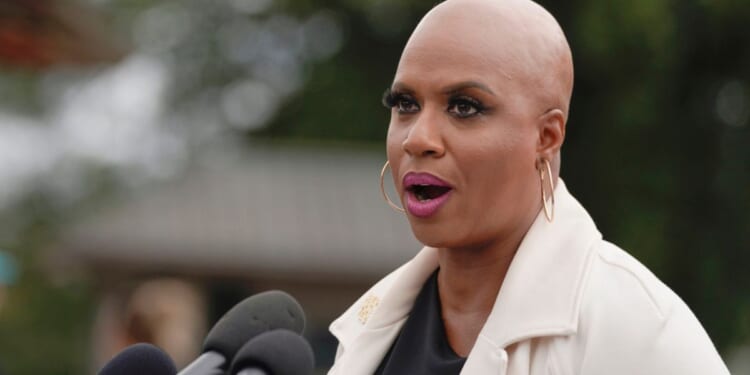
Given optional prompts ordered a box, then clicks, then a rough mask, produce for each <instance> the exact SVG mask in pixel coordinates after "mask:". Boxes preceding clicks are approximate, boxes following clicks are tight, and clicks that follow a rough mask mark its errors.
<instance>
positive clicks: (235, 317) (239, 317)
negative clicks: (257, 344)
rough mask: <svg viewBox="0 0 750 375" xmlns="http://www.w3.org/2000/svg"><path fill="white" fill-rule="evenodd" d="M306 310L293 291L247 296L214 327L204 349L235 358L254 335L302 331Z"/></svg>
mask: <svg viewBox="0 0 750 375" xmlns="http://www.w3.org/2000/svg"><path fill="white" fill-rule="evenodd" d="M304 328H305V313H304V312H303V311H302V306H300V304H299V303H298V302H297V301H296V300H295V299H294V298H293V297H292V296H290V295H289V294H287V293H284V292H282V291H278V290H272V291H268V292H263V293H259V294H256V295H254V296H251V297H248V298H246V299H245V300H244V301H242V302H240V303H238V304H237V305H235V306H234V307H233V308H232V309H230V310H229V311H227V313H226V314H224V316H223V317H222V318H221V319H219V321H218V322H216V324H215V325H214V327H213V328H211V331H210V332H209V333H208V335H207V336H206V341H205V342H204V343H203V351H204V352H208V351H215V352H218V353H220V354H221V355H223V356H224V358H228V359H230V360H231V359H232V358H234V355H235V353H237V351H238V350H239V349H240V347H242V345H243V344H245V343H246V342H248V340H250V339H252V338H253V337H255V336H257V335H259V334H261V333H263V332H266V331H270V330H274V329H287V330H290V331H294V332H297V333H300V334H301V333H302V331H303V330H304Z"/></svg>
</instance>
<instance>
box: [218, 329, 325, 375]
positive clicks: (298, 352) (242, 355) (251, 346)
mask: <svg viewBox="0 0 750 375" xmlns="http://www.w3.org/2000/svg"><path fill="white" fill-rule="evenodd" d="M247 368H259V369H263V370H264V371H265V372H266V373H268V374H270V375H311V374H312V373H313V371H314V370H315V358H314V356H313V352H312V348H310V344H308V343H307V340H305V339H304V338H303V337H302V336H300V335H298V334H296V333H294V332H292V331H288V330H285V329H277V330H274V331H269V332H266V333H262V334H260V335H258V336H256V337H255V338H254V339H252V340H250V341H248V342H247V343H246V344H245V345H244V346H243V347H242V348H241V349H240V350H239V351H238V352H237V355H236V356H235V357H234V361H233V362H232V367H231V370H230V372H229V373H230V374H232V375H236V374H237V373H239V372H240V371H242V370H243V369H247Z"/></svg>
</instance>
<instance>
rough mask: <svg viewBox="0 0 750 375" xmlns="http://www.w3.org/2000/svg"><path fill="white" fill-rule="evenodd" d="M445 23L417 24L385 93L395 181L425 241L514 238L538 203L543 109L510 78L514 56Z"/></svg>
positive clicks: (452, 243)
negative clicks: (441, 25)
mask: <svg viewBox="0 0 750 375" xmlns="http://www.w3.org/2000/svg"><path fill="white" fill-rule="evenodd" d="M443 26H446V27H442V28H433V29H430V27H428V26H423V27H422V29H419V28H418V29H417V32H415V33H414V35H413V36H412V38H411V39H410V40H409V43H408V44H407V46H406V48H405V50H404V53H403V55H402V57H401V61H400V62H399V66H398V70H397V72H396V76H395V79H394V83H393V85H392V87H391V88H390V89H389V92H386V96H385V97H384V102H385V103H386V105H387V106H390V107H391V121H390V124H389V128H388V138H387V153H388V160H389V161H390V163H391V168H392V174H393V179H394V183H395V185H396V187H397V191H398V193H399V194H400V198H401V202H402V204H403V205H404V208H405V209H406V211H407V216H408V219H409V222H410V224H411V227H412V230H413V232H414V234H415V236H416V237H417V238H418V239H419V240H420V241H421V242H422V243H424V244H425V245H428V246H434V247H446V248H472V247H482V246H487V245H491V244H493V243H496V242H498V241H504V240H505V239H509V238H517V239H518V240H520V237H518V236H517V235H514V234H519V233H520V236H522V235H523V233H525V231H526V230H527V229H528V226H529V225H530V224H531V222H532V221H533V219H534V218H535V217H536V215H537V213H538V210H539V208H540V207H541V197H540V190H539V189H540V181H539V173H538V171H537V169H536V163H537V162H538V159H539V154H538V152H537V150H538V146H539V137H540V132H539V130H538V128H539V127H538V126H537V123H538V121H539V118H540V115H542V113H539V110H538V108H537V106H536V105H535V103H533V100H531V99H530V98H531V96H529V95H525V94H526V93H525V92H523V85H521V82H520V81H521V80H514V79H513V77H514V76H515V74H516V72H517V71H518V70H517V69H518V68H519V67H517V66H513V64H514V63H516V61H515V58H514V56H509V55H508V54H504V53H502V52H498V51H493V50H492V46H493V44H494V43H495V41H491V40H489V37H487V36H485V35H483V34H482V35H469V34H467V33H466V32H462V30H455V27H453V28H452V29H451V27H450V26H451V25H446V24H443ZM453 26H455V25H453ZM475 34H476V32H475ZM484 34H486V33H484Z"/></svg>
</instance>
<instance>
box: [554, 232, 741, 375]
mask: <svg viewBox="0 0 750 375" xmlns="http://www.w3.org/2000/svg"><path fill="white" fill-rule="evenodd" d="M584 288H585V289H584V294H583V299H582V301H581V307H580V313H579V322H578V331H577V334H576V335H575V336H574V337H573V338H572V339H571V340H569V341H570V342H569V343H568V344H570V346H571V348H574V350H575V351H576V352H578V354H579V356H577V357H578V358H579V359H580V363H578V366H576V367H578V368H580V373H584V374H594V373H601V371H605V370H609V371H611V370H612V369H613V366H616V367H615V368H617V369H618V370H619V371H621V373H623V374H624V373H682V374H703V373H712V374H713V373H728V371H727V370H726V367H725V366H724V364H723V363H722V361H721V358H720V357H719V355H718V353H717V352H716V349H715V348H714V346H713V344H712V343H711V340H710V338H709V337H708V335H707V334H706V332H705V330H704V329H703V327H702V326H701V324H700V322H699V321H698V319H697V318H696V317H695V315H694V314H693V313H692V311H690V309H689V308H688V306H687V305H686V304H685V303H684V302H683V301H682V299H680V297H679V296H677V294H675V293H674V292H673V291H672V290H671V289H670V288H669V287H668V286H667V285H665V284H664V283H663V282H661V281H660V280H659V279H658V278H657V277H656V276H655V275H654V274H653V273H652V272H651V271H649V270H648V269H647V268H646V267H645V266H644V265H643V264H641V263H640V262H639V261H638V260H636V259H635V258H633V257H632V256H630V255H629V254H627V253H626V252H625V251H623V250H621V249H620V248H618V247H617V246H615V245H613V244H611V243H609V242H606V241H601V242H599V243H598V244H596V245H595V252H594V259H593V262H592V265H591V268H590V273H589V275H588V280H587V282H586V283H585V287H584Z"/></svg>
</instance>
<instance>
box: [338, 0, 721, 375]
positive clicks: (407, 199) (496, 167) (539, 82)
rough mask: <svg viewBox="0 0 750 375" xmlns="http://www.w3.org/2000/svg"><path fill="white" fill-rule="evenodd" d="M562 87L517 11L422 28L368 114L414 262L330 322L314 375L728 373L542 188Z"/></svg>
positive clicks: (675, 303)
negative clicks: (382, 141) (324, 356)
mask: <svg viewBox="0 0 750 375" xmlns="http://www.w3.org/2000/svg"><path fill="white" fill-rule="evenodd" d="M572 86H573V66H572V58H571V54H570V49H569V47H568V44H567V41H566V40H565V36H564V34H563V32H562V31H561V29H560V27H559V26H558V24H557V22H556V21H555V20H554V18H553V17H552V16H551V15H550V14H549V13H547V12H546V11H545V10H544V9H543V8H541V7H540V6H538V5H537V4H535V3H533V2H531V1H529V0H449V1H446V2H444V3H442V4H440V5H439V6H437V7H435V8H434V9H433V10H432V11H430V12H429V13H428V14H427V15H426V16H425V17H424V18H423V19H422V21H421V22H420V23H419V25H418V26H417V28H416V29H415V31H414V33H413V34H412V36H411V38H410V39H409V41H408V42H407V45H406V47H405V48H404V51H403V54H402V56H401V60H400V61H399V65H398V69H397V72H396V76H395V79H394V82H393V85H392V87H391V88H390V89H389V90H388V92H387V93H386V96H385V98H384V102H385V103H386V105H387V106H388V107H390V108H391V111H392V112H391V122H390V126H389V130H388V140H387V155H388V163H387V164H386V167H388V166H389V165H390V167H391V171H392V176H393V179H394V183H395V185H396V188H397V191H398V193H399V196H400V200H401V203H402V204H403V206H404V207H405V213H406V215H407V217H408V219H409V223H410V225H411V228H412V230H413V232H414V234H415V236H416V237H417V239H419V240H420V242H422V243H424V244H425V245H426V247H425V248H424V249H423V250H422V251H421V252H420V253H419V254H418V255H417V256H416V257H415V258H414V259H412V260H411V261H410V262H408V263H407V264H405V265H404V266H402V267H401V268H399V269H398V270H396V271H394V272H393V273H391V274H390V275H388V276H387V277H385V278H384V279H383V280H381V281H380V282H378V283H377V284H376V285H375V286H373V287H372V289H370V290H369V291H368V292H367V293H365V295H363V296H362V298H360V299H359V300H358V301H357V302H356V303H355V304H354V305H353V306H352V307H351V308H350V309H349V310H348V311H346V312H345V313H344V314H343V315H342V316H341V317H340V318H339V319H337V320H336V321H335V322H333V323H332V324H331V332H332V333H333V334H334V336H336V337H337V338H338V340H339V344H340V345H339V350H338V352H337V356H336V362H335V364H334V366H333V368H332V369H331V372H330V373H331V374H347V375H349V374H372V373H376V374H457V373H462V374H592V375H593V374H726V373H728V371H727V369H726V367H725V366H724V364H723V363H722V361H721V358H720V357H719V355H718V353H717V352H716V349H715V348H714V347H713V344H712V343H711V341H710V339H709V338H708V336H707V335H706V333H705V331H704V330H703V328H702V327H701V325H700V323H699V322H698V321H697V319H696V318H695V316H694V315H693V314H692V312H691V311H690V310H689V308H688V307H687V306H686V305H685V304H684V303H683V302H682V301H681V300H680V299H679V297H677V296H676V295H675V294H674V293H673V292H672V291H671V290H669V288H668V287H666V286H665V285H664V284H663V283H661V282H660V281H659V280H658V279H656V277H655V276H654V275H653V274H651V273H650V272H649V271H648V270H647V269H645V267H643V266H642V265H641V264H640V263H638V261H636V260H635V259H633V258H632V257H630V256H629V255H627V254H626V253H625V252H623V251H622V250H620V249H619V248H617V247H616V246H615V245H612V244H610V243H608V242H606V241H604V240H602V238H601V235H600V234H599V232H598V231H597V229H596V226H595V225H594V223H593V222H592V220H591V218H590V217H589V216H588V214H587V213H586V211H585V210H584V209H583V208H582V207H581V206H580V205H579V204H578V202H577V201H576V200H575V199H574V198H573V197H572V196H571V195H570V194H569V193H568V191H567V190H566V188H565V185H564V183H563V182H562V180H560V179H558V177H557V176H558V172H559V168H560V147H561V145H562V143H563V139H564V136H565V126H566V121H567V117H568V104H569V102H570V96H571V93H572ZM386 167H384V169H383V172H385V170H386ZM391 204H393V203H392V202H391ZM394 207H396V208H398V209H400V207H398V206H397V205H395V204H394Z"/></svg>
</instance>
